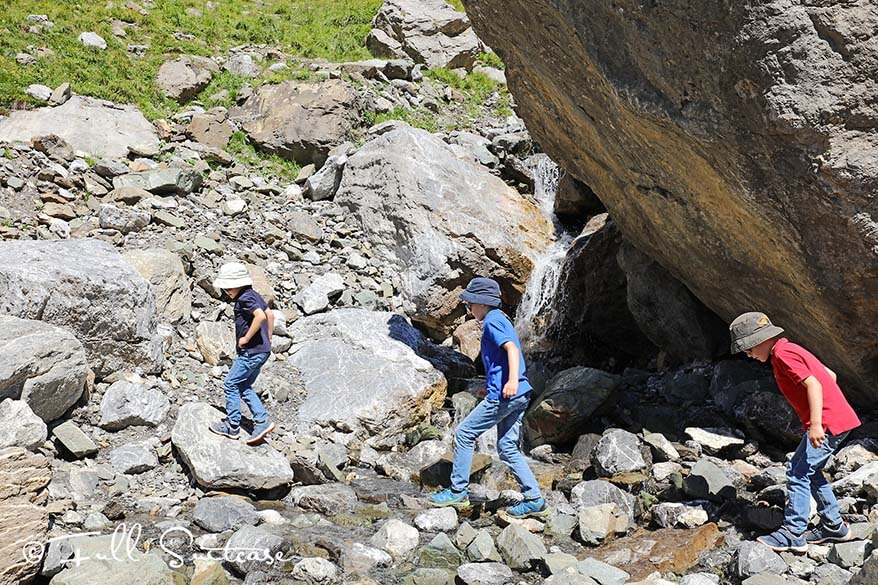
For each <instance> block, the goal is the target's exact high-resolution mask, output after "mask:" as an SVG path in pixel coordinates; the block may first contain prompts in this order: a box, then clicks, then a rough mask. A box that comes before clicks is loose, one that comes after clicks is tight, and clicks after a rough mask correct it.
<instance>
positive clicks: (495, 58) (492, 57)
mask: <svg viewBox="0 0 878 585" xmlns="http://www.w3.org/2000/svg"><path fill="white" fill-rule="evenodd" d="M478 62H479V64H480V65H484V66H485V67H495V68H497V69H501V70H502V69H506V64H505V63H504V62H503V59H501V58H500V56H499V55H497V53H481V54H479V58H478Z"/></svg>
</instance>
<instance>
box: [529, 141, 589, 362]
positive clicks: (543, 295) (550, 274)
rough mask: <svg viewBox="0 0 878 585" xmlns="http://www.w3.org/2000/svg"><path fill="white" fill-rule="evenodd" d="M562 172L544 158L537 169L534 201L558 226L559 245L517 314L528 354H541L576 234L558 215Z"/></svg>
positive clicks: (541, 262) (534, 274) (545, 257)
mask: <svg viewBox="0 0 878 585" xmlns="http://www.w3.org/2000/svg"><path fill="white" fill-rule="evenodd" d="M559 178H560V169H559V167H558V165H556V164H555V163H554V162H553V161H552V160H551V159H550V158H549V157H541V158H540V160H539V162H538V163H537V165H536V167H535V168H534V198H535V199H536V200H537V203H538V204H539V207H540V209H541V210H542V212H543V213H544V214H545V216H546V218H547V219H549V220H550V221H551V222H552V225H553V226H555V235H556V240H555V242H554V243H553V244H552V245H550V246H549V247H548V248H546V250H544V251H543V253H542V254H540V256H539V257H537V259H536V261H535V262H534V267H533V270H532V271H531V273H530V278H529V279H528V281H527V286H526V288H525V291H524V295H522V297H521V302H520V303H519V305H518V310H517V311H516V313H515V329H516V331H517V332H518V336H519V338H520V339H521V343H522V347H523V348H524V350H525V352H532V351H539V350H540V348H541V346H542V345H543V341H544V339H543V333H544V332H545V327H546V325H547V324H548V317H549V315H548V313H549V311H550V309H551V306H552V300H553V299H554V297H555V293H556V292H557V289H558V281H559V279H560V277H561V267H562V266H563V264H564V258H565V257H566V255H567V249H568V248H569V247H570V244H571V242H572V241H573V239H574V237H575V236H574V234H571V233H570V232H568V231H567V230H565V229H564V228H563V227H562V226H561V224H560V222H559V221H558V218H557V217H556V216H555V213H554V205H555V193H556V192H557V190H558V180H559Z"/></svg>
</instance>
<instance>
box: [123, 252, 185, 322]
mask: <svg viewBox="0 0 878 585" xmlns="http://www.w3.org/2000/svg"><path fill="white" fill-rule="evenodd" d="M123 257H124V258H125V260H126V261H127V262H128V263H129V264H131V265H132V266H133V267H134V269H135V270H137V272H138V273H139V274H140V275H141V276H142V277H143V278H145V279H146V280H148V281H149V283H150V284H151V285H152V288H153V291H154V292H155V296H156V309H157V310H158V314H159V316H160V318H161V319H162V320H163V321H168V322H169V323H179V322H181V321H184V320H187V319H189V316H190V314H191V313H192V291H191V287H190V284H189V279H188V277H187V276H186V271H185V269H184V267H183V262H182V261H181V260H180V257H179V256H178V255H177V254H174V253H173V252H171V251H169V250H165V249H163V248H150V249H146V250H129V251H128V252H125V254H124V255H123Z"/></svg>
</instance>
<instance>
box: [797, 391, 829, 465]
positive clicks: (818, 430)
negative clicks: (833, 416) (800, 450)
mask: <svg viewBox="0 0 878 585" xmlns="http://www.w3.org/2000/svg"><path fill="white" fill-rule="evenodd" d="M802 384H804V385H805V390H806V391H807V392H808V410H809V411H810V412H811V421H810V422H811V424H810V426H809V428H808V439H809V440H810V441H811V446H812V447H814V448H817V447H820V446H821V445H822V444H823V441H824V440H825V439H826V433H825V432H824V431H823V385H822V384H820V382H818V381H817V378H815V377H814V376H808V377H807V378H805V380H804V381H803V382H802Z"/></svg>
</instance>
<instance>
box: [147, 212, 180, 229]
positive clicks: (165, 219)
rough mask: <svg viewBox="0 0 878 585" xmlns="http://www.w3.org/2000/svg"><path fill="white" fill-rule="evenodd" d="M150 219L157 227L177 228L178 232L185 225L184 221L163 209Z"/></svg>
mask: <svg viewBox="0 0 878 585" xmlns="http://www.w3.org/2000/svg"><path fill="white" fill-rule="evenodd" d="M152 219H153V220H154V221H155V222H156V223H158V224H159V225H166V226H168V227H172V228H177V229H178V230H179V229H183V228H184V227H186V225H187V224H186V222H185V221H183V220H182V219H180V218H179V217H177V216H176V215H174V214H173V213H170V212H168V211H165V210H164V209H160V210H159V211H156V212H155V213H154V214H153V215H152Z"/></svg>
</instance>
